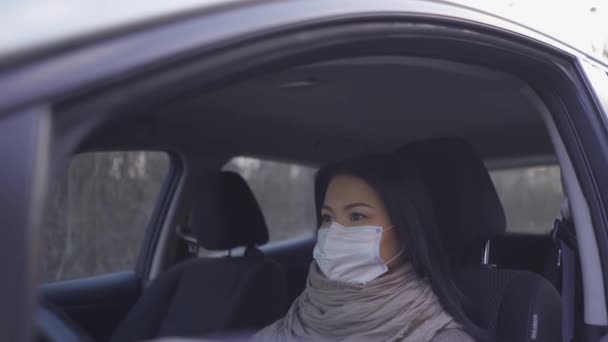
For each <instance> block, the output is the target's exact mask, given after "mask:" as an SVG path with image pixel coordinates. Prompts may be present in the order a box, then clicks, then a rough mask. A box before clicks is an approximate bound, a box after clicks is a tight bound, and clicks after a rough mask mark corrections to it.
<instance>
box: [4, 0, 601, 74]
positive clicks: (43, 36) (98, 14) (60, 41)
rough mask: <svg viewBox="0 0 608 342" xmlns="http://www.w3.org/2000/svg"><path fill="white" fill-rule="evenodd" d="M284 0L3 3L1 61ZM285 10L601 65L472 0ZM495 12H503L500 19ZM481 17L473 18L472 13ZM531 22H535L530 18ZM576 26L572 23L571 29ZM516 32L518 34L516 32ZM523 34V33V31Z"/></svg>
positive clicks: (559, 28)
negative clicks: (460, 24)
mask: <svg viewBox="0 0 608 342" xmlns="http://www.w3.org/2000/svg"><path fill="white" fill-rule="evenodd" d="M277 3H288V1H268V0H266V1H264V0H260V1H247V0H245V1H244V0H181V1H169V2H166V1H152V2H150V1H145V0H134V1H129V2H124V1H120V0H108V1H104V2H95V1H88V2H82V1H78V0H64V1H56V2H49V3H45V4H41V3H40V2H39V1H36V0H20V1H9V2H5V3H3V4H2V11H0V28H1V29H2V31H3V32H11V34H6V35H2V36H0V60H2V59H3V58H4V59H6V58H9V57H11V56H14V55H22V54H25V53H28V52H31V51H36V50H45V49H49V48H51V47H53V46H73V45H74V44H75V42H78V41H83V40H87V39H91V37H97V36H104V35H105V34H112V33H114V32H121V31H125V30H132V29H136V28H138V27H146V26H148V25H153V24H155V23H157V22H159V21H166V20H176V19H179V18H183V17H184V16H190V15H197V14H200V13H203V14H207V13H209V14H210V13H221V12H223V11H228V10H231V9H241V8H245V7H250V6H272V5H274V4H277ZM439 4H440V5H442V6H446V5H447V6H449V7H451V8H452V10H451V11H449V12H445V13H444V14H440V13H439V12H437V11H436V7H434V5H439ZM289 6H292V7H301V10H302V11H304V12H306V11H308V12H310V13H312V15H319V16H321V15H325V16H330V15H333V16H335V15H341V14H344V15H346V14H354V13H361V12H370V13H374V12H375V13H382V12H384V13H387V12H391V11H394V12H401V13H412V14H418V15H429V14H432V15H434V16H437V15H440V16H441V15H443V16H449V17H451V18H452V19H453V18H458V19H463V20H466V21H477V22H479V23H482V24H484V25H489V26H493V27H496V28H500V29H503V30H505V31H510V32H512V33H517V34H520V35H521V34H523V35H526V36H528V37H530V36H532V35H534V37H533V38H535V39H537V40H542V41H543V42H544V43H547V44H550V45H553V46H556V44H552V43H558V44H557V45H562V48H563V47H567V48H569V49H573V50H576V51H578V52H579V53H582V54H584V55H586V56H587V57H588V58H590V59H593V60H596V62H599V63H601V64H606V63H605V61H602V60H599V59H597V58H596V56H594V54H593V52H592V51H591V48H590V46H589V45H586V44H585V43H583V42H582V41H580V40H577V39H572V38H573V37H574V38H576V37H580V36H581V35H580V34H576V33H574V34H573V33H572V32H578V31H576V30H573V29H572V27H573V26H572V25H556V24H554V22H553V21H551V20H550V19H548V18H550V17H551V16H542V15H537V16H534V17H530V16H521V15H519V16H515V15H513V12H512V11H511V12H508V11H501V9H500V8H499V7H497V6H492V5H488V4H487V2H480V1H477V0H466V1H461V0H459V1H458V3H457V2H455V1H432V0H398V1H395V0H385V1H374V2H357V1H352V2H349V3H345V2H344V1H336V2H334V1H332V0H323V1H302V2H297V1H296V2H291V1H289ZM497 12H502V14H505V15H501V14H499V13H497ZM474 13H475V14H479V15H481V16H474V15H472V14H474ZM530 18H533V19H534V20H530ZM575 27H576V25H575ZM520 29H521V30H520ZM526 31H527V32H526Z"/></svg>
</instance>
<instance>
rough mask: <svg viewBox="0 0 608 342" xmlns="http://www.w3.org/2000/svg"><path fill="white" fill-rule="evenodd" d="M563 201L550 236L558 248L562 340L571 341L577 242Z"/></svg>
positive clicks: (564, 341)
mask: <svg viewBox="0 0 608 342" xmlns="http://www.w3.org/2000/svg"><path fill="white" fill-rule="evenodd" d="M564 203H566V204H565V205H564V204H563V205H562V219H559V220H555V223H554V225H553V232H552V238H553V242H554V243H555V245H556V246H557V248H558V256H557V266H558V268H560V269H561V284H560V285H561V286H560V292H561V306H562V341H563V342H571V341H572V339H573V337H574V336H573V335H574V319H575V317H574V315H575V298H574V296H575V285H576V248H577V242H576V233H575V230H574V224H572V222H571V221H570V219H569V217H570V215H569V210H568V206H567V202H564Z"/></svg>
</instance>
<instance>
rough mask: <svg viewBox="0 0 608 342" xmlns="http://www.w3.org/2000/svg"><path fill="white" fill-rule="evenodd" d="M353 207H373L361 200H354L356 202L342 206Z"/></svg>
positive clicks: (345, 207)
mask: <svg viewBox="0 0 608 342" xmlns="http://www.w3.org/2000/svg"><path fill="white" fill-rule="evenodd" d="M355 207H367V208H372V209H373V208H374V207H373V206H371V205H369V204H367V203H363V202H356V203H350V204H347V205H345V206H344V209H352V208H355Z"/></svg>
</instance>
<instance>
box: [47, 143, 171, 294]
mask: <svg viewBox="0 0 608 342" xmlns="http://www.w3.org/2000/svg"><path fill="white" fill-rule="evenodd" d="M169 167H170V158H169V156H168V155H167V154H166V153H164V152H151V151H132V152H131V151H130V152H94V153H84V154H79V155H77V156H75V157H74V158H73V159H72V161H71V163H70V167H69V169H68V170H67V171H66V172H65V173H64V174H63V175H59V177H56V179H55V180H54V184H51V191H50V193H49V198H48V206H47V210H46V213H45V216H44V219H43V226H42V234H43V235H42V237H43V238H42V240H41V241H40V245H41V246H40V247H41V255H40V257H41V259H40V260H41V266H42V275H41V281H42V282H51V281H57V280H67V279H74V278H80V277H86V276H93V275H99V274H104V273H111V272H118V271H126V270H132V269H134V267H135V263H136V260H137V256H138V254H139V250H140V247H141V244H142V241H143V238H144V233H145V231H146V227H147V225H148V221H149V220H150V218H151V217H152V213H153V211H154V208H155V205H156V202H157V201H158V199H159V197H160V195H161V188H162V185H163V183H164V182H165V180H166V179H167V176H168V175H169Z"/></svg>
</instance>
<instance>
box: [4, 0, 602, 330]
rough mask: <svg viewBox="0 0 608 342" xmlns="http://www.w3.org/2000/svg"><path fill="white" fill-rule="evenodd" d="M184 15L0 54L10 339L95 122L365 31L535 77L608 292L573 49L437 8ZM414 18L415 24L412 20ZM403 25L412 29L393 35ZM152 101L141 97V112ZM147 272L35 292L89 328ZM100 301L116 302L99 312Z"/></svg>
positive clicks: (297, 8)
mask: <svg viewBox="0 0 608 342" xmlns="http://www.w3.org/2000/svg"><path fill="white" fill-rule="evenodd" d="M180 10H182V11H184V12H179V11H177V10H174V11H171V13H168V14H166V15H165V16H161V17H160V18H159V17H158V16H157V17H153V16H148V17H146V18H140V20H139V21H137V22H133V23H128V24H132V25H127V24H125V23H122V25H115V26H114V27H109V28H107V30H106V31H104V32H103V34H98V35H88V36H87V35H84V34H81V35H78V36H77V37H76V38H78V39H76V38H73V37H72V38H70V37H67V36H66V37H61V38H63V40H59V39H56V40H55V41H54V44H53V45H52V46H45V47H44V48H42V47H39V48H38V49H33V50H28V51H26V52H27V53H22V54H13V55H10V56H8V57H6V58H5V59H3V61H2V67H1V68H2V69H1V70H0V89H2V90H3V92H2V93H0V143H1V144H0V161H1V163H0V164H1V165H2V166H3V167H2V168H1V171H0V189H2V191H1V192H0V194H1V195H0V212H1V213H2V215H0V226H2V227H3V231H2V233H1V234H2V235H1V238H0V250H1V251H2V253H3V254H2V255H1V256H2V258H0V269H1V270H2V271H3V272H4V273H5V274H10V275H11V276H10V277H7V279H5V281H3V282H0V302H2V303H3V305H2V306H0V321H1V322H10V323H11V324H2V325H0V336H3V337H5V338H7V340H11V341H26V340H29V339H30V337H31V336H32V331H33V330H34V329H33V318H32V317H33V310H34V307H35V304H36V301H35V300H34V294H35V293H36V292H37V289H38V281H37V279H36V278H37V274H38V273H39V272H36V269H37V265H36V264H37V263H38V259H37V258H38V255H37V254H40V251H39V248H38V246H37V245H38V244H39V241H38V240H39V237H40V236H41V235H40V234H41V233H40V232H41V230H42V229H44V228H45V227H44V224H43V222H44V221H43V218H44V208H45V206H46V204H47V203H48V201H45V194H52V192H51V191H48V190H50V189H51V186H50V184H51V183H52V180H53V177H54V176H55V175H57V174H58V173H59V172H60V170H59V169H60V168H61V165H65V164H67V163H68V159H69V158H68V157H69V156H70V155H71V154H72V152H74V151H75V150H76V149H77V147H78V146H79V144H81V143H82V142H83V141H84V140H86V138H87V137H88V136H89V135H91V134H92V131H93V128H97V127H98V126H100V125H102V124H103V123H105V122H106V121H107V120H108V119H109V118H110V117H111V116H112V115H127V114H129V112H128V111H127V110H126V108H124V107H121V105H122V104H124V103H127V102H128V101H129V100H133V99H139V100H141V99H144V98H145V97H144V95H147V96H148V99H150V98H151V97H150V94H151V93H150V89H152V88H154V87H156V88H162V89H163V91H162V92H160V91H159V92H158V93H156V95H158V96H161V97H162V99H164V100H167V99H168V98H170V97H171V96H172V95H174V94H175V93H176V92H179V91H182V90H184V89H183V88H182V87H183V86H184V84H185V83H184V82H181V81H182V79H184V80H185V78H186V76H188V75H194V74H197V75H198V74H202V75H204V76H205V78H201V77H197V79H196V80H195V81H193V80H189V82H194V83H196V85H197V87H202V86H206V87H210V86H211V85H212V84H215V83H214V82H216V83H218V82H219V83H221V82H220V81H224V82H226V81H227V80H228V79H229V76H230V77H232V79H234V78H235V77H236V76H237V75H239V73H247V72H249V73H253V72H254V71H253V69H252V68H254V67H260V68H258V69H256V70H261V67H269V61H275V60H276V61H279V60H280V61H281V63H283V64H280V63H278V64H279V65H278V66H285V65H289V63H293V61H294V59H296V57H299V58H302V57H303V56H304V52H306V51H308V50H307V49H310V48H311V47H312V46H313V45H314V46H315V47H316V48H317V49H318V50H317V52H318V53H321V52H323V51H322V48H323V46H321V45H319V44H322V43H323V44H325V43H335V42H342V41H347V40H353V39H361V37H364V36H365V37H374V39H376V40H378V41H380V40H381V39H382V38H383V37H389V38H390V37H405V38H406V39H410V41H408V42H409V44H403V45H398V46H397V45H393V46H389V48H388V49H386V51H389V50H390V49H391V48H392V49H397V48H399V49H400V50H399V51H398V52H399V53H409V54H412V55H417V56H418V55H424V54H431V53H434V54H436V55H437V56H440V57H442V58H448V57H449V58H458V59H459V60H463V61H467V62H471V63H472V62H476V63H482V64H484V65H490V66H500V67H501V68H505V69H508V70H509V71H510V72H513V73H516V74H517V75H519V76H521V77H522V78H524V79H526V81H529V82H530V83H531V84H534V85H535V86H536V87H537V89H538V91H539V93H540V94H541V95H542V97H543V100H545V101H546V102H548V103H553V107H552V109H554V110H555V113H556V114H555V117H556V123H557V127H558V130H559V134H560V135H561V137H562V139H563V141H564V143H565V145H566V146H567V148H568V151H569V155H570V156H571V158H572V161H573V164H574V166H575V170H576V172H577V175H578V178H579V180H580V183H581V187H582V188H583V190H584V193H585V195H586V198H587V201H588V204H589V209H590V213H591V217H592V218H593V223H594V225H593V231H594V233H595V238H596V240H597V241H596V242H594V243H595V245H596V246H597V249H596V252H597V253H596V255H595V258H592V259H593V260H596V261H597V265H595V266H597V267H592V268H590V269H594V270H596V271H597V272H596V273H597V275H595V276H592V275H588V276H587V277H584V278H585V284H587V285H586V286H588V287H589V288H588V289H587V290H588V291H590V293H601V294H602V297H601V298H605V297H604V296H603V295H604V293H605V290H606V288H607V286H606V285H607V284H608V280H607V278H608V277H602V276H601V275H606V274H608V272H607V271H608V237H607V235H608V233H606V232H607V230H606V228H607V227H608V219H607V217H608V204H607V203H608V191H607V190H608V184H607V182H608V180H607V179H605V177H602V176H603V175H604V174H605V172H606V171H608V153H607V152H606V151H608V134H607V130H606V122H605V109H604V111H603V112H602V107H601V105H600V104H599V103H598V100H599V99H598V98H597V94H596V93H595V92H594V91H593V89H594V86H593V85H592V84H591V83H584V82H583V80H585V79H587V78H586V77H585V75H584V74H583V71H581V69H576V68H575V67H576V66H577V63H578V62H577V60H578V59H577V58H576V57H574V56H581V55H582V54H581V53H579V52H576V51H574V50H573V49H571V48H569V47H566V46H563V45H561V44H559V43H557V42H555V41H551V40H549V39H547V38H546V37H543V36H542V35H539V34H538V33H537V32H534V31H531V30H526V29H524V28H521V27H518V26H517V25H515V24H513V23H512V22H508V21H501V20H500V19H497V18H496V17H493V16H489V15H485V14H483V13H480V12H476V11H474V10H471V9H470V8H464V7H460V6H456V5H450V4H444V3H430V2H428V3H427V2H422V1H397V2H395V1H377V2H357V1H349V2H348V3H345V2H343V1H324V2H320V1H319V2H314V1H302V2H268V3H266V2H261V3H260V4H256V5H242V6H236V5H232V6H231V7H229V6H226V7H218V8H213V11H211V9H210V8H205V7H201V8H200V11H186V9H185V8H181V9H180ZM144 19H147V21H145V20H144ZM420 22H423V24H422V25H412V23H420ZM397 23H402V24H403V25H402V26H403V27H401V26H400V25H397ZM56 24H58V25H57V26H61V25H59V24H60V23H56ZM135 24H137V25H135ZM359 25H360V26H359ZM463 27H466V29H463ZM11 29H12V31H14V32H18V31H19V30H15V29H14V28H11ZM110 29H112V30H110ZM398 29H403V30H410V29H411V30H412V31H411V32H410V31H408V32H407V33H404V32H405V31H404V32H401V33H398V32H396V30H398ZM391 30H395V31H391ZM414 30H415V32H414ZM7 32H8V29H7ZM380 33H381V34H380ZM374 35H375V36H374ZM421 35H425V37H427V36H428V37H431V36H433V37H435V39H434V40H433V42H434V44H436V45H433V44H428V43H429V42H427V41H424V42H422V43H421V41H420V39H418V40H416V39H417V38H419V37H421ZM524 37H528V38H524ZM275 38H276V39H275ZM280 39H282V40H280ZM481 40H484V42H483V43H480V42H481ZM260 42H261V43H260ZM446 42H447V45H437V44H440V43H441V44H446ZM464 43H466V44H464ZM459 44H462V45H459ZM446 46H450V47H452V48H453V49H446V48H444V47H446ZM442 47H443V48H442ZM454 47H456V48H454ZM490 50H491V51H490ZM562 50H566V52H563V51H562ZM262 51H263V52H264V54H263V56H262V54H261V52H262ZM357 51H358V50H357ZM391 51H392V53H396V51H395V50H391ZM296 52H298V53H299V55H296ZM387 53H388V52H387ZM290 54H293V56H292V55H290ZM194 57H196V58H194ZM287 57H292V58H293V59H291V60H288V59H287ZM273 58H274V60H273ZM281 58H284V60H282V59H281ZM579 66H580V65H579ZM176 80H179V81H180V82H176ZM547 80H550V81H551V82H550V83H551V84H548V83H549V82H547ZM146 92H147V93H146ZM138 96H139V97H138ZM556 103H557V104H556ZM131 105H132V104H131ZM151 106H152V105H150V104H148V107H147V109H150V108H151ZM560 106H561V107H560ZM560 108H561V109H560ZM110 109H112V110H110ZM129 109H132V108H129ZM110 112H111V113H110ZM57 113H61V116H59V115H56V114H57ZM602 115H604V116H602ZM162 198H168V197H167V196H164V197H162ZM159 201H160V203H164V201H163V200H162V199H159ZM155 213H163V210H160V209H157V210H156V211H155ZM161 217H162V216H161ZM150 220H152V221H153V222H154V223H153V226H154V225H156V224H158V223H157V222H156V218H154V219H152V218H150ZM148 232H149V234H152V235H150V236H152V237H151V238H149V239H147V238H144V242H143V246H144V249H143V250H142V251H140V252H139V253H138V254H139V255H141V256H142V258H143V261H142V262H143V263H144V264H146V263H150V262H151V260H152V258H153V255H151V253H150V252H149V251H148V250H147V248H153V247H152V246H154V242H155V240H154V236H155V234H157V233H155V229H153V228H152V229H150V230H148ZM148 241H149V243H148ZM142 267H143V266H142ZM38 268H39V267H38ZM139 272H141V273H139ZM147 275H148V274H147V269H146V268H145V267H143V269H142V270H141V271H139V270H138V267H137V265H135V266H131V269H130V270H129V269H128V268H127V271H126V273H122V274H114V275H102V276H100V277H94V278H88V279H79V280H69V281H67V282H62V283H57V284H52V285H45V286H44V287H43V290H42V293H43V294H44V295H46V296H47V297H49V299H50V300H51V301H55V302H57V303H58V305H60V306H63V307H64V309H66V310H67V311H68V312H69V311H71V312H72V317H73V318H74V319H75V320H79V319H82V317H85V316H86V317H87V318H86V319H84V321H82V322H81V324H83V325H84V324H87V325H88V324H91V326H94V325H96V324H97V323H95V321H97V320H99V319H102V318H100V317H99V316H97V317H96V316H95V315H97V314H98V313H99V312H104V313H103V314H102V315H100V316H103V319H107V317H108V315H112V320H113V321H117V320H119V319H120V317H121V315H122V313H123V312H124V311H126V310H128V307H129V306H130V305H131V303H132V302H133V301H134V300H135V298H137V296H138V293H139V292H140V291H141V278H140V277H142V276H143V277H147ZM600 278H601V279H600ZM106 302H110V303H111V304H110V305H108V306H107V311H104V310H106V308H104V307H105V303H106ZM100 303H101V304H100ZM72 304H74V305H72ZM597 305H598V306H597V308H596V310H595V311H594V310H592V309H590V311H589V312H588V313H587V316H588V317H587V318H588V320H587V323H588V331H589V332H588V336H596V337H597V336H599V335H600V334H601V333H602V332H603V328H604V327H605V326H606V324H607V323H608V322H606V317H605V316H606V315H605V311H606V310H605V309H606V305H605V300H602V301H600V303H599V304H597ZM81 306H82V307H81ZM602 308H603V310H602ZM81 310H82V311H81ZM82 312H86V315H85V314H82ZM598 312H599V313H600V314H599V315H598V316H594V314H596V313H598ZM602 313H604V314H603V315H602ZM87 322H91V323H87ZM113 324H114V322H112V323H110V324H109V325H113ZM110 329H111V327H110V326H108V327H104V328H103V330H104V333H103V334H102V333H101V332H99V333H98V334H99V336H101V337H104V336H107V334H108V331H109V330H110ZM101 330H102V329H101V328H100V331H101ZM102 335H103V336H102Z"/></svg>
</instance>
